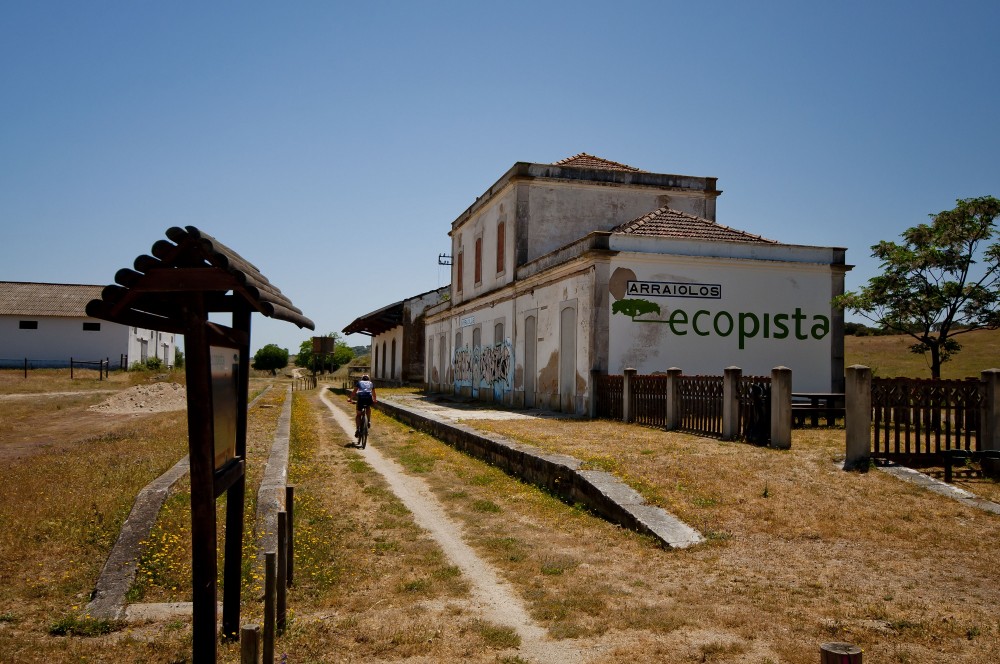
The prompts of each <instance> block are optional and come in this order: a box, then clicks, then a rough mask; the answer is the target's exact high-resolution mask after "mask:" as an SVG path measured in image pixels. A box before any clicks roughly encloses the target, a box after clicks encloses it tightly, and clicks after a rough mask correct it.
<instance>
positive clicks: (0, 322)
mask: <svg viewBox="0 0 1000 664" xmlns="http://www.w3.org/2000/svg"><path fill="white" fill-rule="evenodd" d="M22 320H33V321H38V329H35V330H22V329H20V328H19V322H20V321H22ZM84 323H96V324H99V325H100V330H98V331H85V330H84V329H83V324H84ZM133 329H134V328H129V327H126V326H124V325H119V324H117V323H109V322H108V321H103V320H98V319H96V318H86V317H82V316H81V317H69V316H0V358H2V359H6V360H16V359H22V358H28V359H29V360H39V361H42V360H48V361H52V362H57V363H59V364H67V365H68V364H69V359H70V357H72V358H73V359H76V360H83V361H96V360H102V359H106V358H108V359H110V360H111V363H112V365H113V366H117V364H118V362H119V359H120V357H121V355H122V354H123V353H125V354H127V355H128V358H129V359H128V362H129V363H130V364H131V363H132V362H135V361H138V359H139V352H140V351H139V349H140V343H139V340H140V339H146V340H147V341H148V348H149V355H150V357H152V356H153V354H154V349H155V351H156V354H157V357H159V358H160V359H161V360H162V359H164V357H166V358H167V359H168V361H167V363H168V364H171V365H172V364H173V361H174V347H175V335H173V334H169V333H166V332H153V331H151V330H143V329H141V328H140V329H138V330H136V331H135V333H133Z"/></svg>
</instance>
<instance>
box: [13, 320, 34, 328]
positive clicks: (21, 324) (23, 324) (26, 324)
mask: <svg viewBox="0 0 1000 664" xmlns="http://www.w3.org/2000/svg"><path fill="white" fill-rule="evenodd" d="M17 329H19V330H37V329H38V321H37V320H22V321H18V322H17Z"/></svg>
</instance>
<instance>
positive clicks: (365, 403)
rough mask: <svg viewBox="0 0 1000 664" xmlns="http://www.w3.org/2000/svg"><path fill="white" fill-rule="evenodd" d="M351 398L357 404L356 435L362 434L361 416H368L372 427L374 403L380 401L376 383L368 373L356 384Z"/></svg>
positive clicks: (355, 417)
mask: <svg viewBox="0 0 1000 664" xmlns="http://www.w3.org/2000/svg"><path fill="white" fill-rule="evenodd" d="M351 398H352V399H354V403H356V404H357V409H358V410H357V414H356V415H355V416H354V437H355V438H357V437H358V436H360V435H361V416H362V415H365V416H367V417H368V428H369V429H370V428H371V421H372V404H373V403H375V402H376V401H378V399H377V398H376V397H375V383H373V382H372V381H371V379H370V378H369V377H368V374H365V375H364V376H362V377H361V380H359V381H358V382H356V383H355V384H354V391H353V392H351Z"/></svg>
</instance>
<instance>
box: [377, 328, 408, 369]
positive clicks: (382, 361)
mask: <svg viewBox="0 0 1000 664" xmlns="http://www.w3.org/2000/svg"><path fill="white" fill-rule="evenodd" d="M393 341H395V342H396V357H395V362H393V356H392V355H393V354H392V343H393ZM383 344H384V345H385V352H384V354H383V350H382V346H383ZM376 347H377V348H378V366H377V367H376V366H375V365H374V361H375V348H376ZM372 371H373V375H372V378H373V379H375V380H385V381H393V380H400V376H402V371H403V326H402V325H397V326H396V327H394V328H392V329H391V330H388V331H386V332H383V333H382V334H378V335H375V336H374V337H372Z"/></svg>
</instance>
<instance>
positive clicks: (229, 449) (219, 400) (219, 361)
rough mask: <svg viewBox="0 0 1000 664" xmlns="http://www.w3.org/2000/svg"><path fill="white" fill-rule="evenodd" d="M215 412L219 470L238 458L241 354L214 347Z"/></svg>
mask: <svg viewBox="0 0 1000 664" xmlns="http://www.w3.org/2000/svg"><path fill="white" fill-rule="evenodd" d="M210 354H211V357H212V410H213V413H212V415H213V422H214V424H215V469H216V470H218V469H219V468H221V467H223V466H224V465H226V463H228V462H229V461H231V460H232V459H235V458H236V394H237V392H238V389H237V388H238V386H239V375H240V351H239V350H237V349H235V348H225V347H223V346H211V347H210Z"/></svg>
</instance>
